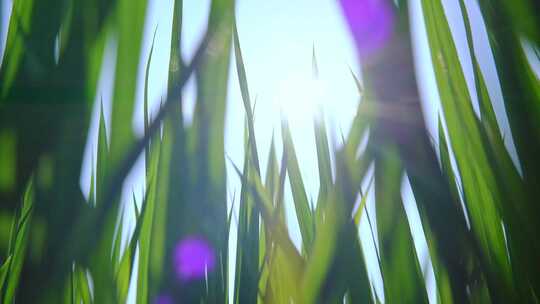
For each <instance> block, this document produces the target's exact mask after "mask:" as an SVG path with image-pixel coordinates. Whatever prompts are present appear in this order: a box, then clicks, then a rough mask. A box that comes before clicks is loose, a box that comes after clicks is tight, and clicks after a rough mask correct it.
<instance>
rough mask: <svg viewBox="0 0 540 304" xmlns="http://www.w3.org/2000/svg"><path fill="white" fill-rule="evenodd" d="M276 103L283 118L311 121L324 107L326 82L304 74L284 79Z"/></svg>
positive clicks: (278, 90)
mask: <svg viewBox="0 0 540 304" xmlns="http://www.w3.org/2000/svg"><path fill="white" fill-rule="evenodd" d="M276 92H277V93H276V95H275V96H274V105H275V106H276V107H277V108H278V109H279V111H280V112H281V115H282V118H284V119H285V118H286V119H287V120H289V121H291V122H302V123H305V122H309V121H312V120H313V119H314V118H316V116H317V113H319V111H320V110H322V109H323V108H324V101H325V98H324V96H325V92H326V86H325V84H324V82H322V81H321V80H318V79H313V78H312V77H309V76H304V75H292V76H290V77H288V78H286V79H284V80H283V81H282V82H281V83H280V84H279V85H278V89H277V90H276Z"/></svg>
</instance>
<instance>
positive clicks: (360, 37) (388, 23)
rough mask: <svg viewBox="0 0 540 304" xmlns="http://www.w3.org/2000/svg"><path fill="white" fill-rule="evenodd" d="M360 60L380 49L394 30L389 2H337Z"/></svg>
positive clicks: (383, 0) (386, 0)
mask: <svg viewBox="0 0 540 304" xmlns="http://www.w3.org/2000/svg"><path fill="white" fill-rule="evenodd" d="M339 2H340V4H341V8H342V10H343V14H344V16H345V19H346V21H347V24H348V25H349V28H350V30H351V32H352V35H353V37H354V41H355V43H356V46H357V48H358V52H359V54H360V57H361V58H364V59H365V58H369V56H371V55H373V54H374V53H376V52H377V51H378V50H380V49H382V48H383V47H384V46H385V45H386V43H387V42H388V41H389V40H390V38H391V36H392V34H393V30H394V14H393V11H392V8H391V7H390V5H389V3H388V2H389V0H339Z"/></svg>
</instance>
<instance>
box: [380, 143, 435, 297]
mask: <svg viewBox="0 0 540 304" xmlns="http://www.w3.org/2000/svg"><path fill="white" fill-rule="evenodd" d="M377 135H379V134H377ZM381 136H382V135H381ZM402 177H403V171H402V167H401V162H400V160H399V156H398V154H397V151H396V147H394V146H392V145H391V144H389V145H386V146H383V147H382V148H381V152H380V153H378V154H377V156H376V158H375V202H376V218H377V232H378V240H379V250H380V259H381V262H382V264H381V268H382V273H383V278H384V287H385V292H386V293H385V297H384V298H385V301H389V302H390V303H394V302H399V301H404V302H407V303H427V302H428V301H427V293H426V289H425V285H424V278H423V277H422V273H421V271H420V264H419V261H418V258H417V255H416V251H415V247H414V244H413V239H412V236H411V229H410V226H409V223H408V220H407V215H406V213H405V208H404V207H403V202H402V199H401V180H402Z"/></svg>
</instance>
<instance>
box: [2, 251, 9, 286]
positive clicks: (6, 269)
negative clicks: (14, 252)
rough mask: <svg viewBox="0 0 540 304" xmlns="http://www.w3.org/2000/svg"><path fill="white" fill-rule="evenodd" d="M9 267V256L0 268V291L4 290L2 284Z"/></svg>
mask: <svg viewBox="0 0 540 304" xmlns="http://www.w3.org/2000/svg"><path fill="white" fill-rule="evenodd" d="M10 266H11V255H10V256H8V257H7V258H6V259H5V260H4V264H2V266H1V267H0V290H2V289H3V288H4V282H5V281H6V277H7V274H8V271H9V268H10Z"/></svg>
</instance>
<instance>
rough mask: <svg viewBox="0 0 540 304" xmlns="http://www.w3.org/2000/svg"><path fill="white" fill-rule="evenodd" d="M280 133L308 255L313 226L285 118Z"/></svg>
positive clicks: (305, 250)
mask: <svg viewBox="0 0 540 304" xmlns="http://www.w3.org/2000/svg"><path fill="white" fill-rule="evenodd" d="M281 133H282V138H283V147H284V149H286V155H287V173H288V174H289V182H290V184H291V191H292V196H293V201H294V206H295V209H296V216H297V218H298V224H299V225H300V232H301V234H302V245H303V247H302V248H303V251H304V252H305V253H307V254H308V255H309V254H310V253H311V247H312V245H313V238H314V228H315V227H314V224H313V218H312V213H311V208H310V206H309V202H308V198H307V194H306V189H305V186H304V182H303V179H302V175H301V174H300V167H299V165H298V159H297V157H296V152H295V150H294V144H293V141H292V137H291V132H290V130H289V126H288V123H287V121H285V120H282V123H281Z"/></svg>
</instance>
